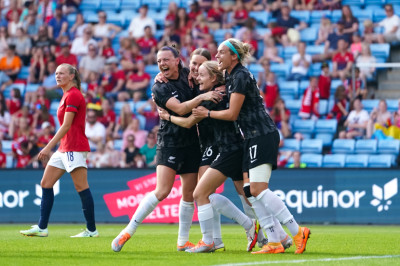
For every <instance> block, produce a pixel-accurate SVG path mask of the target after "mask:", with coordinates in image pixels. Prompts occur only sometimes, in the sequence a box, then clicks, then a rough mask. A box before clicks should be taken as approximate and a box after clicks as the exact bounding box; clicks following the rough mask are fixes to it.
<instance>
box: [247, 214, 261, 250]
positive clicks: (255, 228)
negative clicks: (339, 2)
mask: <svg viewBox="0 0 400 266" xmlns="http://www.w3.org/2000/svg"><path fill="white" fill-rule="evenodd" d="M252 221H253V225H252V227H251V228H250V229H249V230H248V231H246V235H247V241H248V243H247V252H250V251H252V250H253V248H254V246H255V245H256V243H257V238H258V232H259V230H260V224H259V223H258V221H257V220H252Z"/></svg>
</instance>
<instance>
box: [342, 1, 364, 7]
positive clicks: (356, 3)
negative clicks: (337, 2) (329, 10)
mask: <svg viewBox="0 0 400 266" xmlns="http://www.w3.org/2000/svg"><path fill="white" fill-rule="evenodd" d="M363 4H364V0H343V1H342V5H349V6H359V7H361V6H362V5H363Z"/></svg>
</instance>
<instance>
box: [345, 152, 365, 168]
mask: <svg viewBox="0 0 400 266" xmlns="http://www.w3.org/2000/svg"><path fill="white" fill-rule="evenodd" d="M345 167H348V168H365V167H368V155H366V154H354V155H347V156H346V164H345Z"/></svg>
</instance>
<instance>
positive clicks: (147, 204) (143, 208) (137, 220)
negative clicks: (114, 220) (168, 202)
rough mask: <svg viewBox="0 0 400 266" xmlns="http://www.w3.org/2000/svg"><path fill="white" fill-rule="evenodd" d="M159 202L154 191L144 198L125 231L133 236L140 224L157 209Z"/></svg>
mask: <svg viewBox="0 0 400 266" xmlns="http://www.w3.org/2000/svg"><path fill="white" fill-rule="evenodd" d="M159 202H160V201H159V200H158V199H157V197H156V195H155V194H154V192H153V191H152V192H150V193H148V194H147V195H146V196H144V198H143V199H142V201H141V202H140V204H139V206H138V208H137V209H136V212H135V213H134V214H133V217H132V219H131V221H130V222H129V224H128V226H127V227H125V229H124V231H125V232H127V233H128V234H129V235H131V236H132V235H133V234H134V233H135V232H136V228H137V227H138V226H139V224H141V223H142V222H143V220H144V219H145V218H146V217H147V216H148V215H149V214H150V213H151V212H152V211H153V210H154V209H155V208H156V206H157V204H158V203H159Z"/></svg>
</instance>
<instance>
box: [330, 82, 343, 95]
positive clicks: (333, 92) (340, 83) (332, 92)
mask: <svg viewBox="0 0 400 266" xmlns="http://www.w3.org/2000/svg"><path fill="white" fill-rule="evenodd" d="M340 85H343V82H342V81H341V80H340V79H333V80H332V81H331V95H334V94H335V92H336V89H337V87H339V86H340Z"/></svg>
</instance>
